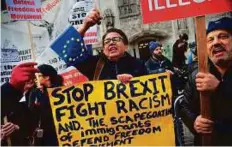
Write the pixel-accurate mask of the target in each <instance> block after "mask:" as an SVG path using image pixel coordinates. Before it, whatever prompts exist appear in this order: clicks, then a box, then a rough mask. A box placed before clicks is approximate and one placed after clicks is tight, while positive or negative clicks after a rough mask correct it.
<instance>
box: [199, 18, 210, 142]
mask: <svg viewBox="0 0 232 147" xmlns="http://www.w3.org/2000/svg"><path fill="white" fill-rule="evenodd" d="M195 24H196V37H197V56H198V69H199V72H204V73H206V72H208V67H207V66H208V63H207V61H208V56H207V48H206V29H205V16H197V17H195ZM200 105H201V107H200V108H201V115H202V117H203V118H207V119H211V104H210V98H209V96H208V95H207V93H204V92H200ZM202 145H203V146H205V145H211V135H202Z"/></svg>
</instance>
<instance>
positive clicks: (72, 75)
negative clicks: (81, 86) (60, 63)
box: [60, 66, 88, 86]
mask: <svg viewBox="0 0 232 147" xmlns="http://www.w3.org/2000/svg"><path fill="white" fill-rule="evenodd" d="M60 75H61V76H62V77H63V79H64V85H65V86H70V85H74V84H77V83H80V82H86V81H88V78H87V77H86V76H84V75H83V74H82V73H80V72H79V71H78V70H77V69H76V68H74V67H73V66H71V67H69V68H67V69H65V70H64V71H62V73H60Z"/></svg>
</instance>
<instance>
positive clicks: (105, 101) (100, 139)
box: [48, 73, 175, 146]
mask: <svg viewBox="0 0 232 147" xmlns="http://www.w3.org/2000/svg"><path fill="white" fill-rule="evenodd" d="M48 92H49V99H50V104H51V107H52V112H53V118H54V123H55V127H56V133H57V138H58V141H59V145H61V146H66V145H67V146H116V145H133V146H137V145H169V146H173V145H175V139H174V138H175V137H174V126H173V118H172V114H171V104H172V91H171V82H170V76H169V75H168V74H167V73H162V74H155V75H148V76H143V77H139V78H133V79H132V80H131V81H130V82H129V83H127V84H123V83H121V82H120V81H118V80H102V81H93V82H86V83H80V84H77V85H73V86H68V87H57V88H53V89H49V90H48Z"/></svg>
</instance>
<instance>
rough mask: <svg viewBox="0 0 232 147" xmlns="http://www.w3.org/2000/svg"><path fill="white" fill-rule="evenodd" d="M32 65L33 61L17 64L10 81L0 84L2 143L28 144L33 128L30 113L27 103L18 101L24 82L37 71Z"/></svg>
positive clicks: (30, 78)
mask: <svg viewBox="0 0 232 147" xmlns="http://www.w3.org/2000/svg"><path fill="white" fill-rule="evenodd" d="M34 65H36V63H34V62H28V63H23V64H19V65H18V66H16V67H15V68H14V69H13V71H12V74H11V80H10V82H9V83H5V84H3V85H2V86H1V135H3V136H1V144H2V145H10V146H11V145H12V146H27V145H30V143H29V137H30V136H31V135H32V132H33V130H34V126H33V123H32V122H31V118H32V114H31V112H30V111H29V109H28V107H27V105H24V103H21V102H19V101H20V99H21V98H22V97H23V93H24V91H25V89H24V87H25V84H26V83H27V81H29V80H32V79H33V78H34V75H35V72H38V69H36V68H34ZM6 118H7V119H6ZM6 120H7V122H6ZM4 124H5V125H4ZM12 124H13V125H12ZM5 127H6V129H4V128H5ZM12 127H13V128H12Z"/></svg>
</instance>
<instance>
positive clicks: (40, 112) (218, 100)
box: [1, 9, 232, 146]
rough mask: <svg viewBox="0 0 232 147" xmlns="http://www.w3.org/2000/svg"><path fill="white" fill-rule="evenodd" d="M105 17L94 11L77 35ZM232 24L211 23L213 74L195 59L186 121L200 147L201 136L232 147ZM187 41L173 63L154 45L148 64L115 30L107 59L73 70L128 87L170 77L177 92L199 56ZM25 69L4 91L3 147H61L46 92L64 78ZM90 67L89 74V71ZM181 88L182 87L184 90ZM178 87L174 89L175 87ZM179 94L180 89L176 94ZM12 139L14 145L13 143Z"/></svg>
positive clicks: (45, 69)
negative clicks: (205, 113) (206, 114)
mask: <svg viewBox="0 0 232 147" xmlns="http://www.w3.org/2000/svg"><path fill="white" fill-rule="evenodd" d="M101 19H102V17H101V16H100V13H99V11H98V10H97V9H93V10H92V11H90V13H89V14H88V16H87V17H86V18H85V19H84V21H83V24H82V25H81V26H80V27H79V28H78V29H77V31H78V33H80V34H81V36H84V34H85V32H86V31H87V30H88V29H89V28H90V27H91V26H93V25H95V24H97V23H98V22H99V21H100V20H101ZM231 26H232V19H231V18H222V19H220V20H218V21H212V22H210V23H209V26H208V28H207V32H206V33H207V42H206V44H207V54H208V57H209V67H210V70H209V73H201V72H198V70H197V64H196V59H194V58H193V57H192V56H193V55H192V56H191V58H192V59H191V60H190V59H189V62H188V63H189V67H187V70H186V71H188V72H187V76H188V78H187V79H186V81H185V82H186V83H187V84H186V86H184V87H185V90H184V100H183V102H182V103H181V106H182V107H181V110H182V117H183V120H184V122H185V123H186V125H187V126H188V128H189V129H190V130H191V131H192V133H193V134H194V136H195V145H201V144H200V143H201V141H200V137H199V136H200V134H212V136H213V144H212V145H232V139H231V138H232V115H231V114H232V113H230V112H231V106H232V98H231V95H232V93H231V90H230V89H231V86H232V27H231ZM187 41H188V35H187V34H181V35H180V36H179V39H178V40H177V41H176V42H175V43H174V45H173V60H172V62H171V61H170V60H169V59H168V58H166V57H165V56H164V55H163V54H162V44H161V43H160V42H157V41H151V42H150V43H149V49H150V54H151V57H150V59H149V60H148V61H147V62H145V63H144V62H143V61H142V60H139V59H137V58H135V57H132V56H131V55H130V54H128V53H127V52H126V51H127V49H128V44H129V41H128V38H127V36H126V35H125V33H124V32H123V31H122V30H120V29H116V28H112V29H109V30H107V31H106V33H105V34H104V35H103V37H102V45H103V53H102V54H100V55H98V56H92V55H88V57H87V58H86V59H85V60H83V61H82V62H81V63H78V64H76V65H74V66H75V67H76V68H77V69H78V70H79V71H80V72H82V73H83V74H84V75H86V76H87V77H88V78H89V79H90V80H102V79H107V80H110V79H118V80H120V81H121V82H124V83H127V82H129V81H130V80H131V79H132V78H133V77H138V76H143V75H147V74H157V73H162V72H168V73H169V74H170V75H171V77H173V78H172V80H173V81H174V82H172V84H174V86H175V87H176V86H178V84H180V83H178V80H181V79H180V76H179V75H180V70H182V69H183V68H184V66H185V65H186V57H185V55H184V54H185V52H186V51H187V49H188V48H190V49H191V52H192V53H193V54H194V56H196V45H195V44H194V43H191V44H189V45H188V42H187ZM36 65H37V64H36V63H34V62H29V63H21V64H19V65H18V66H16V67H15V68H14V69H13V71H12V74H11V80H10V82H8V83H5V84H3V85H2V86H1V105H2V107H1V111H2V115H1V144H2V145H17V146H20V145H22V146H27V145H41V146H57V145H58V141H57V136H56V131H55V126H54V123H53V118H52V111H51V106H50V103H49V97H48V93H47V88H54V87H58V86H62V85H63V80H62V77H61V76H60V75H59V74H58V73H57V71H56V70H55V69H54V68H53V67H52V66H50V65H46V64H43V65H39V66H38V67H36ZM86 67H88V68H86ZM185 82H184V83H181V84H185ZM172 86H173V85H172ZM174 90H176V89H174ZM199 92H205V93H207V94H208V95H209V96H210V99H211V101H212V119H211V120H209V119H206V118H203V117H202V116H201V115H200V101H199ZM9 138H10V139H9Z"/></svg>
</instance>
